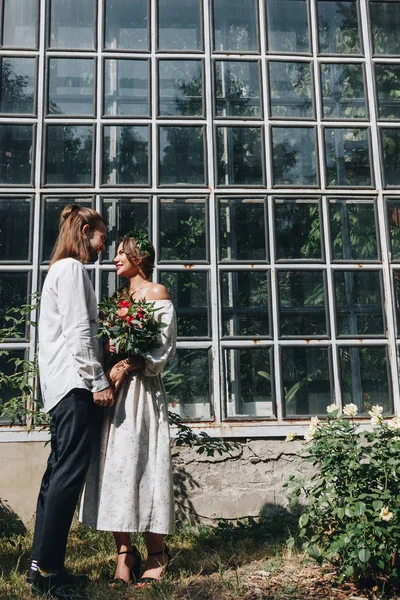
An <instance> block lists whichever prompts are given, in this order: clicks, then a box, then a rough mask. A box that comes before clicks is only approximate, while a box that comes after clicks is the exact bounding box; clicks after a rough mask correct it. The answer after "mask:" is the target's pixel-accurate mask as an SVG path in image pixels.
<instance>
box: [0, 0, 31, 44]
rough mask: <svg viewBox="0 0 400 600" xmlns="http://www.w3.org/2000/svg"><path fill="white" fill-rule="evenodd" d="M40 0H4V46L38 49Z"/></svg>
mask: <svg viewBox="0 0 400 600" xmlns="http://www.w3.org/2000/svg"><path fill="white" fill-rule="evenodd" d="M37 20H38V0H4V3H3V46H5V47H6V48H7V47H14V48H36V47H37Z"/></svg>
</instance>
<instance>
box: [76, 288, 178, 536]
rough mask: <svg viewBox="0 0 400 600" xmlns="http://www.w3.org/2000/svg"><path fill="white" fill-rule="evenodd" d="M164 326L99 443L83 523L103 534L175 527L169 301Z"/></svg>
mask: <svg viewBox="0 0 400 600" xmlns="http://www.w3.org/2000/svg"><path fill="white" fill-rule="evenodd" d="M155 307H156V308H159V309H160V310H158V311H157V313H156V315H157V318H158V320H161V321H162V322H163V323H165V324H166V327H165V328H164V329H163V330H162V332H161V341H160V344H159V345H157V346H156V347H154V348H151V350H150V351H149V352H148V353H147V355H146V357H145V360H146V366H145V369H144V370H142V371H134V372H133V373H131V374H130V375H129V376H126V377H125V378H124V380H123V382H122V383H121V387H120V388H119V390H118V392H117V394H116V397H115V404H114V406H113V407H112V408H106V409H104V410H105V417H104V421H103V424H102V428H101V435H99V436H98V437H99V439H98V440H97V441H95V443H94V447H93V452H92V461H91V464H90V467H89V471H88V474H87V478H86V483H85V488H84V492H83V495H82V501H81V506H80V515H79V519H80V521H81V522H82V523H83V524H84V525H88V526H90V527H95V528H96V529H99V530H102V531H126V532H146V531H151V532H153V533H161V534H168V533H173V532H174V529H175V516H174V495H173V485H172V465H171V451H170V435H169V424H168V409H167V401H166V396H165V391H164V387H163V384H162V380H161V372H162V370H163V368H164V366H165V364H166V363H167V361H168V360H169V359H170V358H171V357H172V356H173V355H174V353H175V345H176V317H175V311H174V307H173V304H172V302H171V301H170V300H156V301H155Z"/></svg>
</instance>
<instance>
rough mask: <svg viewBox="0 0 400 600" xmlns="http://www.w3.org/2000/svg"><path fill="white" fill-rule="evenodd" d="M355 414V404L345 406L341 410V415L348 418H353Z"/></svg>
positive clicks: (356, 411)
mask: <svg viewBox="0 0 400 600" xmlns="http://www.w3.org/2000/svg"><path fill="white" fill-rule="evenodd" d="M357 413H358V408H357V406H356V405H355V404H346V406H345V407H344V409H343V414H344V415H347V416H348V417H355V416H356V414H357Z"/></svg>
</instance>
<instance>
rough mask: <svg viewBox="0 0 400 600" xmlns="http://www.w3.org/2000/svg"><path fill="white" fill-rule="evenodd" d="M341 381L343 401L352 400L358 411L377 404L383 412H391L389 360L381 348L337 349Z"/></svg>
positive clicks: (365, 412)
mask: <svg viewBox="0 0 400 600" xmlns="http://www.w3.org/2000/svg"><path fill="white" fill-rule="evenodd" d="M339 364H340V382H341V388H342V398H343V404H349V403H350V402H352V403H353V404H355V405H356V406H357V407H358V410H359V414H361V415H365V416H368V411H369V410H371V408H372V407H373V406H374V405H376V404H379V405H380V406H382V407H383V412H384V414H388V413H389V414H392V412H393V403H392V397H391V387H390V386H389V377H390V375H389V362H388V357H387V349H386V348H384V347H379V346H378V347H376V346H374V347H369V348H368V346H367V347H365V346H364V347H362V348H360V347H357V348H353V347H345V348H340V350H339Z"/></svg>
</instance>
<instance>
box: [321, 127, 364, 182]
mask: <svg viewBox="0 0 400 600" xmlns="http://www.w3.org/2000/svg"><path fill="white" fill-rule="evenodd" d="M325 153H326V179H327V185H328V186H334V185H336V186H345V185H349V186H371V185H372V178H371V164H370V158H369V131H368V129H336V128H335V129H325Z"/></svg>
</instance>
